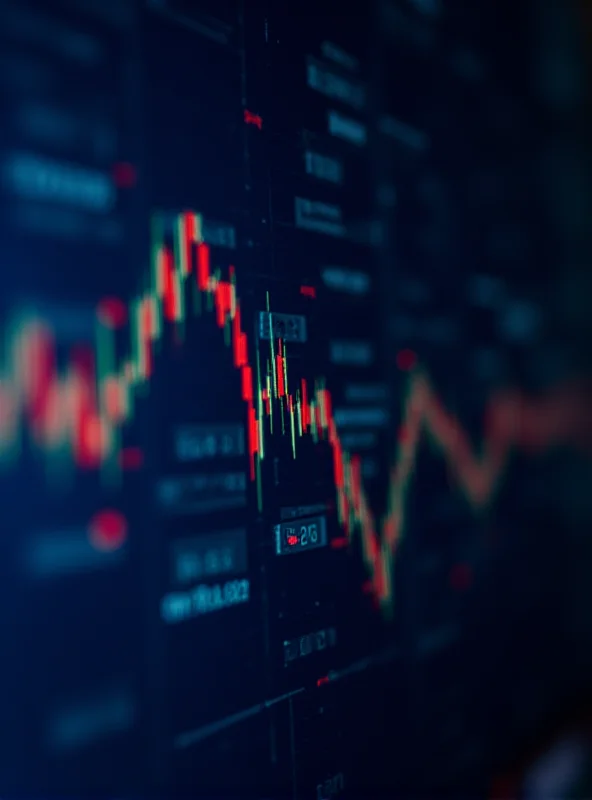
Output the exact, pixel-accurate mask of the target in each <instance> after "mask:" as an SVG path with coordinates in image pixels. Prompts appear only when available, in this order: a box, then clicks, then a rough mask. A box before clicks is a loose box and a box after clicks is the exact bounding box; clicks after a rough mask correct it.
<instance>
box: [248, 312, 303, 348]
mask: <svg viewBox="0 0 592 800" xmlns="http://www.w3.org/2000/svg"><path fill="white" fill-rule="evenodd" d="M271 336H273V338H274V339H282V340H283V341H284V342H301V343H302V342H305V341H306V317H303V316H302V315H300V314H278V313H277V312H276V311H260V312H259V338H260V339H264V340H267V339H270V338H271Z"/></svg>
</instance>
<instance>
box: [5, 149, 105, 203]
mask: <svg viewBox="0 0 592 800" xmlns="http://www.w3.org/2000/svg"><path fill="white" fill-rule="evenodd" d="M3 167H4V169H3V171H4V180H5V182H6V184H7V185H8V187H9V188H10V189H11V190H12V191H13V192H14V193H15V194H17V195H19V196H20V197H25V198H27V199H29V200H39V201H45V202H49V203H59V204H62V205H69V206H74V207H76V208H77V209H84V210H86V211H91V212H94V213H99V214H101V213H102V214H104V213H106V212H109V211H111V210H112V208H113V206H114V204H115V199H116V197H115V188H114V186H113V182H112V181H111V179H110V177H109V176H108V175H105V174H104V173H102V172H99V171H98V170H93V169H89V168H88V167H80V166H78V165H77V164H70V163H67V162H64V161H55V160H54V159H50V158H46V157H45V156H38V155H36V154H33V153H12V154H11V155H10V156H8V158H7V160H6V161H5V162H4V165H3Z"/></svg>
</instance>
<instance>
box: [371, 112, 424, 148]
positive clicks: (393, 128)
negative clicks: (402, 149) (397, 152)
mask: <svg viewBox="0 0 592 800" xmlns="http://www.w3.org/2000/svg"><path fill="white" fill-rule="evenodd" d="M379 130H380V132H381V133H382V134H384V135H385V136H389V137H390V138H391V139H395V140H396V141H398V142H401V144H403V145H405V146H406V147H409V148H410V149H412V150H425V149H426V148H427V147H428V146H429V143H430V140H429V138H428V136H427V134H425V133H424V132H423V131H419V130H417V128H412V127H411V125H407V123H405V122H401V121H400V120H398V119H395V117H391V116H390V114H385V115H384V116H383V117H382V118H381V120H380V123H379Z"/></svg>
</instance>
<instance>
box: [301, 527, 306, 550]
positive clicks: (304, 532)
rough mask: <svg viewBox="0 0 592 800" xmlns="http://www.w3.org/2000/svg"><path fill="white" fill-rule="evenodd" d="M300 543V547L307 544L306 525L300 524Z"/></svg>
mask: <svg viewBox="0 0 592 800" xmlns="http://www.w3.org/2000/svg"><path fill="white" fill-rule="evenodd" d="M300 544H301V545H302V547H306V545H307V544H308V528H307V527H306V525H302V527H301V528H300Z"/></svg>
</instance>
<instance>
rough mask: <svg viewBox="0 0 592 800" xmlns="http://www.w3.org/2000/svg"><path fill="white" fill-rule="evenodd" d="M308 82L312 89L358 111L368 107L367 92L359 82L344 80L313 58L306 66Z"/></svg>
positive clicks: (309, 58) (310, 58)
mask: <svg viewBox="0 0 592 800" xmlns="http://www.w3.org/2000/svg"><path fill="white" fill-rule="evenodd" d="M306 81H307V83H308V85H309V86H310V88H311V89H314V90H315V91H316V92H320V93H321V94H324V95H325V96H326V97H332V98H334V99H336V100H340V101H341V102H342V103H345V104H346V105H348V106H351V107H352V108H355V109H356V111H361V110H362V109H363V108H364V106H365V105H366V90H365V88H364V87H363V86H362V84H361V83H360V82H359V81H355V80H351V79H347V78H343V77H342V76H341V75H338V74H337V73H336V72H334V71H333V70H331V69H328V68H327V67H326V66H324V65H323V64H321V62H319V61H317V60H316V59H315V58H313V57H312V56H309V57H308V62H307V65H306Z"/></svg>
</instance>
